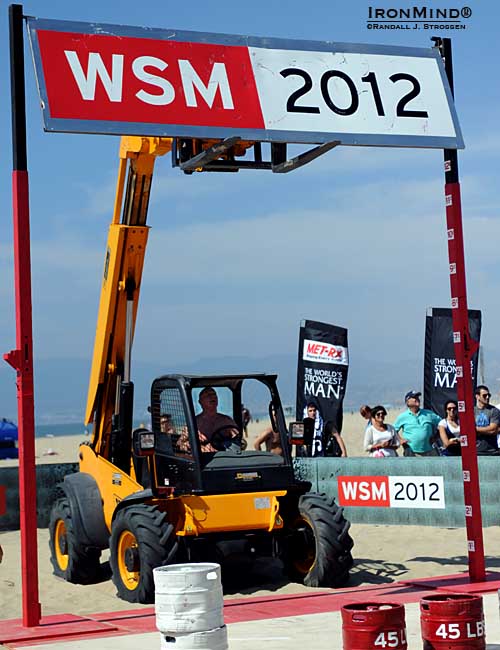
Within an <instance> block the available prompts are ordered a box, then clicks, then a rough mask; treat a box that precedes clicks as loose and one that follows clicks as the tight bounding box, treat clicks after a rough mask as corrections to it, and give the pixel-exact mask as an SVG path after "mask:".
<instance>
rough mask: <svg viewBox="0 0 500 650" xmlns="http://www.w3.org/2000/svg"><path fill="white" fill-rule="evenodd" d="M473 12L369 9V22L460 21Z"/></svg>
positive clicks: (454, 9) (466, 9)
mask: <svg viewBox="0 0 500 650" xmlns="http://www.w3.org/2000/svg"><path fill="white" fill-rule="evenodd" d="M471 15H472V10H471V8H470V7H462V8H461V9H458V8H453V9H452V8H448V7H444V8H441V9H438V8H434V7H425V6H424V7H408V8H406V9H403V8H390V9H387V8H382V7H368V20H396V21H399V22H403V21H406V20H408V21H414V20H444V21H449V20H458V19H460V18H470V17H471Z"/></svg>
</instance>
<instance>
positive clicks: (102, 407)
mask: <svg viewBox="0 0 500 650" xmlns="http://www.w3.org/2000/svg"><path fill="white" fill-rule="evenodd" d="M171 146H172V140H171V138H153V137H148V138H146V137H136V136H133V137H123V138H122V139H121V143H120V165H119V171H118V180H117V186H116V196H115V205H114V211H113V218H112V222H111V224H110V227H109V234H108V242H107V247H106V257H105V262H104V273H103V279H102V287H101V297H100V302H99V313H98V318H97V328H96V335H95V343H94V354H93V359H92V368H91V373H90V382H89V392H88V398H87V409H86V415H85V422H86V423H87V424H89V423H92V422H93V423H94V428H93V436H92V441H91V446H92V447H93V449H94V450H95V451H96V452H97V453H98V454H100V455H102V456H104V457H105V458H108V459H109V460H111V461H112V462H114V463H115V464H117V465H118V466H119V467H121V468H122V469H124V470H128V469H129V467H130V435H131V430H132V403H133V384H132V382H131V381H130V354H131V348H132V340H133V336H134V326H135V319H136V315H137V306H138V302H139V292H140V286H141V276H142V269H143V263H144V255H145V251H146V245H147V239H148V231H149V227H148V226H146V218H147V211H148V203H149V195H150V190H151V181H152V177H153V169H154V164H155V161H156V158H157V157H158V156H162V155H164V154H165V153H167V152H169V151H170V150H171ZM127 168H128V172H127ZM120 214H121V218H120Z"/></svg>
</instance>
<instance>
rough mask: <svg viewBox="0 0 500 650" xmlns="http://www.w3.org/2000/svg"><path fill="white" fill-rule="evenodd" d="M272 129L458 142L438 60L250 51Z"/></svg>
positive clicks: (266, 123)
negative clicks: (445, 139)
mask: <svg viewBox="0 0 500 650" xmlns="http://www.w3.org/2000/svg"><path fill="white" fill-rule="evenodd" d="M250 56H251V60H252V66H253V71H254V75H255V80H256V82H257V88H258V92H259V97H260V99H261V105H262V112H263V115H264V123H265V127H266V128H267V129H279V130H287V131H310V132H314V131H332V132H335V133H358V134H359V135H360V136H362V135H369V134H371V135H373V134H381V135H382V134H384V135H392V136H395V135H398V136H422V137H449V138H453V137H455V126H454V124H453V119H452V115H451V113H450V110H449V107H448V98H447V96H446V92H445V89H444V86H443V80H442V77H441V74H440V70H439V68H438V65H437V61H436V59H423V58H418V57H404V56H384V55H380V54H365V53H363V54H360V53H348V54H346V53H341V52H339V53H330V52H300V51H298V50H295V51H291V50H281V51H280V50H267V49H261V48H250Z"/></svg>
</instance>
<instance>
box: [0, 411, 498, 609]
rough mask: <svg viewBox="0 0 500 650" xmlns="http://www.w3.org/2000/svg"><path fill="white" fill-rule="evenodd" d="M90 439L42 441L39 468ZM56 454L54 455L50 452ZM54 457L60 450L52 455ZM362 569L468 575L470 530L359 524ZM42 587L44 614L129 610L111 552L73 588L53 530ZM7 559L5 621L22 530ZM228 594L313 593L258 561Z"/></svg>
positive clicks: (351, 432)
mask: <svg viewBox="0 0 500 650" xmlns="http://www.w3.org/2000/svg"><path fill="white" fill-rule="evenodd" d="M396 415H397V411H392V412H389V415H388V418H387V421H388V422H393V421H394V419H395V417H396ZM267 424H268V423H267V422H266V421H263V420H261V421H260V422H252V423H251V425H250V428H249V443H250V444H252V441H253V440H254V439H255V437H256V436H257V435H258V434H259V433H260V432H261V431H262V430H263V429H265V427H266V426H267ZM364 426H365V421H364V420H363V419H362V418H361V417H360V416H359V415H358V414H357V413H354V414H349V413H348V414H346V415H345V421H344V430H343V437H344V439H345V443H346V446H347V449H348V453H349V455H350V456H363V455H365V452H364V451H363V432H364ZM85 439H87V440H88V438H85V436H57V437H54V438H37V440H36V455H37V463H54V462H57V463H60V462H76V460H77V455H78V445H79V443H80V442H82V441H84V440H85ZM47 452H49V453H47ZM52 452H55V453H52ZM15 464H17V461H1V463H0V467H5V466H8V465H15ZM351 534H352V537H353V539H354V540H355V547H354V549H353V555H354V558H355V566H354V568H353V570H352V573H351V582H350V585H351V586H356V585H367V584H382V583H390V582H394V581H397V580H404V579H411V578H416V577H425V576H435V575H445V574H451V573H458V572H460V571H465V570H467V553H466V536H465V529H463V528H460V529H444V528H437V529H436V528H431V527H425V526H424V527H422V526H418V527H417V526H399V527H396V526H376V525H369V524H353V525H352V528H351ZM484 538H485V553H486V556H487V568H489V569H495V568H497V567H498V566H500V556H499V555H498V548H499V546H500V531H499V529H498V528H497V527H493V528H486V529H485V530H484ZM38 540H39V552H38V565H39V576H40V580H39V584H40V602H41V603H42V608H43V613H44V614H46V615H48V614H55V613H58V612H71V613H74V614H85V613H94V612H98V611H112V610H119V609H130V604H129V603H125V602H124V601H121V600H119V599H118V598H117V597H116V596H115V588H114V586H113V584H112V582H111V580H110V579H109V566H108V563H107V556H106V553H104V554H103V557H102V562H103V581H102V582H101V583H99V584H96V585H88V586H82V585H72V584H69V583H66V582H64V581H63V580H61V579H59V578H56V577H55V576H54V575H53V574H52V566H51V564H50V557H49V549H48V531H47V530H46V529H43V530H39V532H38ZM0 544H1V545H2V547H3V550H4V560H3V563H2V564H0V618H13V617H18V616H20V615H21V569H20V548H19V532H18V531H12V532H4V533H0ZM228 575H229V576H230V577H231V580H230V581H228V578H227V577H226V579H225V583H224V591H225V595H226V596H227V597H241V596H242V595H245V594H253V595H256V594H259V595H264V594H266V593H297V592H303V591H308V588H306V587H303V586H300V585H297V584H294V583H289V582H287V581H286V579H284V577H283V575H282V572H281V565H280V563H279V562H277V561H274V562H272V561H270V560H258V561H257V562H256V563H255V566H254V567H252V568H251V567H249V566H245V565H237V566H236V567H234V568H231V567H228V570H227V571H226V576H228Z"/></svg>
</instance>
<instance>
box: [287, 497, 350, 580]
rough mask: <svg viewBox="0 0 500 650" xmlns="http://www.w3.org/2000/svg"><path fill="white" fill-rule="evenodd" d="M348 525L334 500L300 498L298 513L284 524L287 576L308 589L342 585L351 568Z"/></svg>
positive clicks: (347, 577) (341, 510) (326, 498)
mask: <svg viewBox="0 0 500 650" xmlns="http://www.w3.org/2000/svg"><path fill="white" fill-rule="evenodd" d="M350 526H351V524H350V523H349V522H348V521H347V520H346V519H345V517H344V514H343V508H340V507H339V506H337V505H336V503H335V500H334V499H333V498H329V497H327V496H326V495H325V494H315V493H313V492H308V493H307V494H304V495H302V496H301V497H300V499H299V503H298V512H296V513H295V517H292V519H291V521H289V522H286V531H285V537H284V548H283V554H282V560H283V564H284V568H285V572H286V574H287V575H288V577H289V578H290V579H291V580H293V581H295V582H300V583H302V584H304V585H307V586H308V587H341V586H343V585H345V584H346V583H347V581H348V579H349V569H350V568H351V567H352V565H353V559H352V555H351V549H352V547H353V545H354V542H353V540H352V538H351V536H350V535H349V528H350Z"/></svg>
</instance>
